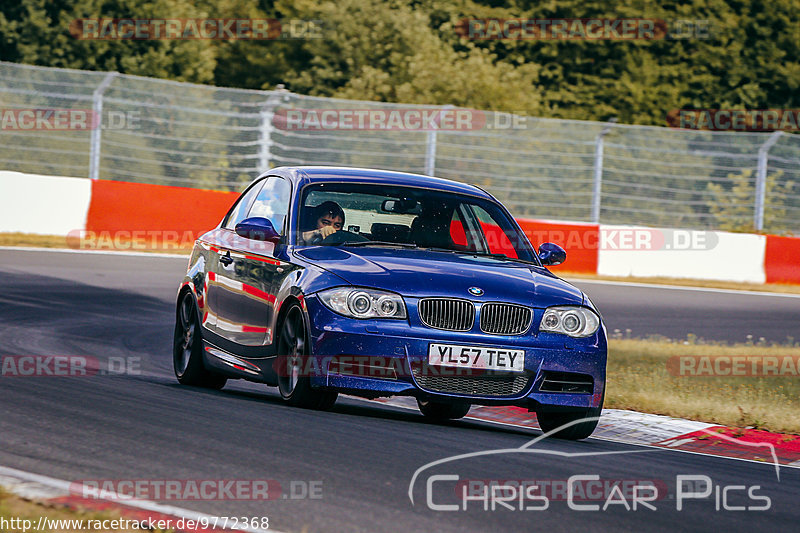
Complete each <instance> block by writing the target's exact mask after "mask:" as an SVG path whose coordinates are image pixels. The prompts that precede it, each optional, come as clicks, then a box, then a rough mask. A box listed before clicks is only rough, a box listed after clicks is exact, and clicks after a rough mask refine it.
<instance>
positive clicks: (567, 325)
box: [539, 306, 600, 337]
mask: <svg viewBox="0 0 800 533" xmlns="http://www.w3.org/2000/svg"><path fill="white" fill-rule="evenodd" d="M599 327H600V318H599V317H598V316H597V315H596V314H594V313H593V312H592V310H591V309H588V308H586V307H573V306H564V307H549V308H548V309H547V310H546V311H545V312H544V316H543V317H542V323H541V324H540V325H539V330H540V331H550V332H552V333H563V334H564V335H569V336H570V337H588V336H589V335H591V334H593V333H594V332H595V331H597V328H599Z"/></svg>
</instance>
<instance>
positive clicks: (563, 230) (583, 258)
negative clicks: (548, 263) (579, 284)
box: [517, 219, 600, 274]
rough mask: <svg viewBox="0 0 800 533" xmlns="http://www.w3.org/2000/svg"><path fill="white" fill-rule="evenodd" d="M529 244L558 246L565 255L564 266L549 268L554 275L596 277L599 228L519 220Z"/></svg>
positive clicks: (592, 225) (578, 224)
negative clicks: (578, 274)
mask: <svg viewBox="0 0 800 533" xmlns="http://www.w3.org/2000/svg"><path fill="white" fill-rule="evenodd" d="M517 222H519V225H520V227H521V228H522V231H524V232H525V235H527V236H528V239H529V240H530V241H531V244H533V245H534V246H539V245H540V244H542V243H543V242H552V243H555V244H558V245H559V246H561V247H562V248H564V249H565V250H566V251H567V262H566V263H564V264H563V265H559V266H555V267H551V269H552V270H554V271H559V270H560V271H565V272H579V273H585V274H595V273H597V248H598V243H599V233H600V227H599V226H598V225H597V224H580V223H565V222H552V221H548V220H526V219H518V220H517Z"/></svg>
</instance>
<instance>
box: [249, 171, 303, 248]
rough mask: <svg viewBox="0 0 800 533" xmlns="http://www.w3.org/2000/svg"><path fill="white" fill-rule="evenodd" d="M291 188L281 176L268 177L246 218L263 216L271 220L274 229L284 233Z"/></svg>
mask: <svg viewBox="0 0 800 533" xmlns="http://www.w3.org/2000/svg"><path fill="white" fill-rule="evenodd" d="M291 192H292V188H291V186H290V185H289V182H287V181H286V180H285V179H283V178H278V177H274V176H273V177H270V178H267V183H266V184H265V185H264V187H263V188H262V189H261V191H260V192H259V193H258V196H257V197H256V200H255V202H253V207H251V208H250V212H249V213H247V218H250V217H263V218H266V219H269V221H270V222H272V227H274V228H275V231H277V232H278V233H280V234H281V235H283V234H284V227H283V222H284V220H285V219H286V215H287V213H288V212H289V197H290V196H291Z"/></svg>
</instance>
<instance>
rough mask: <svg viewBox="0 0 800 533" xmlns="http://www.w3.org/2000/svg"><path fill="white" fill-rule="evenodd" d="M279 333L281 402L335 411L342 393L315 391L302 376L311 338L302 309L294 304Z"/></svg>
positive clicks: (309, 381)
mask: <svg viewBox="0 0 800 533" xmlns="http://www.w3.org/2000/svg"><path fill="white" fill-rule="evenodd" d="M278 331H280V333H279V335H278V365H280V366H283V369H277V370H278V372H277V373H278V390H279V391H280V393H281V398H283V400H284V401H285V402H286V403H287V404H288V405H291V406H294V407H303V408H306V409H318V410H322V411H325V410H328V409H330V408H331V407H333V404H335V403H336V398H337V397H338V396H339V393H338V392H336V391H330V390H325V389H315V388H313V387H312V386H311V379H310V378H309V377H308V376H303V375H301V374H302V368H303V362H304V360H305V357H304V356H307V355H308V335H307V334H306V324H305V320H303V311H302V309H300V306H299V305H297V304H291V307H290V308H289V310H288V311H287V312H286V314H285V315H284V318H283V321H282V322H281V326H280V329H279V330H278Z"/></svg>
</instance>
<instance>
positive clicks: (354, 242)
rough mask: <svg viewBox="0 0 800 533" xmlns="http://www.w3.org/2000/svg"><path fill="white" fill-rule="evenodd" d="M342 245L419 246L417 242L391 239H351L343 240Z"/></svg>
mask: <svg viewBox="0 0 800 533" xmlns="http://www.w3.org/2000/svg"><path fill="white" fill-rule="evenodd" d="M340 246H352V247H358V246H395V247H397V248H419V246H417V245H416V244H411V243H407V242H389V241H349V242H343V243H342V244H340Z"/></svg>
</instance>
